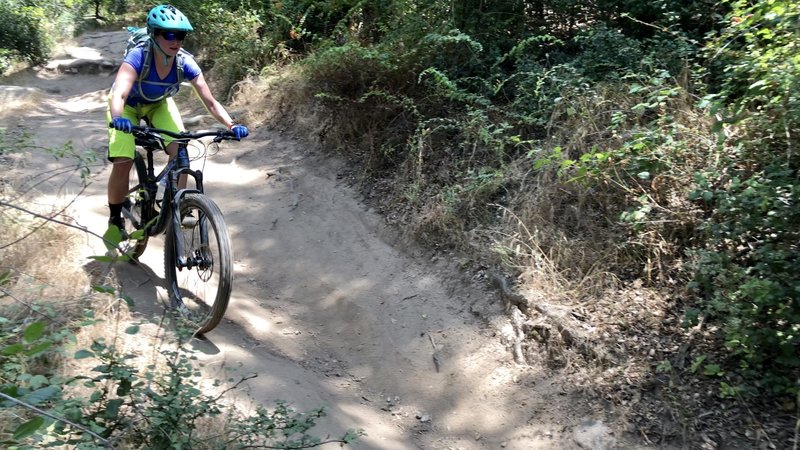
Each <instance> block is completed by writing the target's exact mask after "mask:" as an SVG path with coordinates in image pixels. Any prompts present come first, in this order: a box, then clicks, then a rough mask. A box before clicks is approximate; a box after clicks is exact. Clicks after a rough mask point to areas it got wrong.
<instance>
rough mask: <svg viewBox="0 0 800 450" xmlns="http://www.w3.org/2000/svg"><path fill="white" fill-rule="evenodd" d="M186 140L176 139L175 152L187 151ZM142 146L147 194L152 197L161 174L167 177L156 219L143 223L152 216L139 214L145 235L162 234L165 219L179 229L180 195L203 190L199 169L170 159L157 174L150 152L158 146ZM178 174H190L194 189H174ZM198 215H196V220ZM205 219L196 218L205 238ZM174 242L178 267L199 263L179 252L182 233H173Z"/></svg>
mask: <svg viewBox="0 0 800 450" xmlns="http://www.w3.org/2000/svg"><path fill="white" fill-rule="evenodd" d="M187 147H188V144H187V142H185V141H181V142H179V143H178V152H179V153H180V152H181V151H184V152H185V151H187ZM142 148H143V149H144V150H145V152H146V153H147V156H146V161H147V164H146V166H145V167H146V170H147V179H146V180H144V181H142V184H143V185H144V188H145V190H146V191H147V194H148V196H149V198H155V193H156V191H157V189H158V182H159V181H160V180H161V179H162V178H163V177H167V178H168V183H167V187H166V188H165V189H164V198H163V199H162V200H161V209H160V211H159V213H158V215H157V216H156V217H157V220H156V222H155V223H153V224H152V225H147V224H148V223H150V222H151V221H152V219H153V217H147V218H142V220H143V221H144V222H145V223H144V224H143V225H144V228H145V233H146V234H147V235H148V236H156V235H159V234H162V233H164V232H165V231H166V228H167V224H168V221H172V226H173V229H175V230H180V227H181V223H180V220H181V219H180V210H181V201H182V200H183V198H184V196H185V195H186V194H188V193H200V194H202V193H203V172H202V171H201V170H192V169H191V168H190V167H184V168H180V169H178V168H176V167H175V164H174V163H173V162H174V160H173V161H170V163H168V164H167V166H166V167H165V168H164V169H163V170H162V171H161V172H160V173H159V174H158V176H156V175H155V167H154V166H155V164H154V158H153V153H154V152H155V151H158V150H160V149H158V148H155V147H153V146H150V145H142ZM182 174H186V175H187V176H189V177H192V178H193V179H194V182H195V186H196V188H194V189H186V188H184V189H178V180H179V179H180V176H181V175H182ZM200 219H202V218H199V217H198V220H200ZM205 226H206V225H205V223H204V222H203V221H202V220H201V221H200V231H201V233H200V236H201V238H202V239H203V241H205V240H206V239H207V236H208V234H207V232H206V229H205ZM175 237H176V240H175V243H176V246H177V248H176V252H177V254H178V255H181V256H180V257H179V258H178V267H179V268H180V269H183V268H187V267H188V268H192V267H194V266H195V265H202V264H203V261H202V260H201V261H192V260H188V259H187V258H186V257H185V256H183V254H184V252H183V250H184V248H185V243H184V238H183V233H175ZM201 243H202V244H208V242H201Z"/></svg>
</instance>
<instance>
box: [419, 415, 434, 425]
mask: <svg viewBox="0 0 800 450" xmlns="http://www.w3.org/2000/svg"><path fill="white" fill-rule="evenodd" d="M417 419H419V421H420V422H422V423H428V422H430V421H431V416H430V414H417Z"/></svg>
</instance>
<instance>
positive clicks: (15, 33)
mask: <svg viewBox="0 0 800 450" xmlns="http://www.w3.org/2000/svg"><path fill="white" fill-rule="evenodd" d="M0 15H2V17H3V18H4V20H3V21H2V22H0V73H2V72H3V71H5V70H7V69H8V67H9V64H10V63H11V61H12V60H13V59H21V60H25V61H27V62H29V63H32V64H41V63H43V62H45V61H46V60H47V57H48V55H49V52H50V46H51V45H52V41H51V40H50V38H49V37H48V34H47V31H46V30H47V26H48V23H47V21H46V11H45V10H44V9H42V8H36V7H29V6H23V5H21V4H15V3H12V2H2V3H0Z"/></svg>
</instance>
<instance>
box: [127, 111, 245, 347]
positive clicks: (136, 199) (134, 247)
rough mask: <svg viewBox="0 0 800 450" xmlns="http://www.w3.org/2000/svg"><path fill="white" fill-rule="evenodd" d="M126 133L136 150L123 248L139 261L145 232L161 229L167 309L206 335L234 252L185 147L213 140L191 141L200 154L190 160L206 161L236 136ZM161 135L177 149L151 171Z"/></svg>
mask: <svg viewBox="0 0 800 450" xmlns="http://www.w3.org/2000/svg"><path fill="white" fill-rule="evenodd" d="M132 134H133V135H134V138H135V141H136V145H137V150H136V152H135V154H134V159H133V170H132V171H131V172H132V173H131V176H130V184H129V189H128V196H127V197H126V201H125V205H124V206H123V209H122V217H123V218H124V219H125V220H124V222H125V230H122V232H123V235H124V236H127V237H128V240H127V241H125V242H124V243H123V244H122V248H121V250H122V251H123V252H125V254H126V255H128V256H129V257H130V258H132V259H137V258H138V257H139V256H141V255H142V253H144V250H145V248H146V247H147V243H148V240H149V238H150V237H152V236H157V235H159V234H162V233H164V234H165V235H166V238H165V242H164V272H165V278H166V282H167V290H168V291H169V299H170V306H171V307H172V308H174V309H175V310H176V311H178V312H179V313H180V315H181V316H183V318H184V319H186V320H187V321H188V322H189V323H190V324H192V326H193V327H196V331H195V334H203V333H207V332H209V331H211V330H212V329H214V327H216V326H217V325H218V324H219V322H220V321H221V320H222V316H223V315H224V314H225V310H226V309H227V307H228V302H229V300H230V295H231V289H232V285H233V257H232V251H231V242H230V236H229V235H228V228H227V227H226V226H225V220H224V218H223V216H222V212H221V211H220V209H219V207H218V206H217V205H216V203H214V201H213V200H211V199H210V198H209V197H208V196H206V195H205V193H204V190H203V173H202V171H201V170H192V169H191V168H190V161H189V151H188V149H189V147H190V141H194V140H198V139H202V138H206V137H212V138H213V139H212V140H211V142H210V144H209V143H205V144H201V145H198V146H197V148H202V150H203V151H202V152H201V153H202V154H201V156H200V157H198V158H196V159H199V158H205V157H206V156H207V155H208V149H209V147H210V146H212V145H213V146H215V147H216V146H217V144H218V143H219V142H222V141H225V140H238V139H237V138H236V137H235V136H234V135H233V133H231V132H229V131H221V130H219V131H203V132H182V133H173V132H171V131H168V130H163V129H159V128H151V127H146V126H145V127H142V126H134V127H133V131H132ZM162 135H166V136H170V137H172V138H173V139H174V142H177V143H178V153H177V156H176V157H175V158H174V159H172V160H171V161H170V162H169V163H168V164H167V165H166V166H165V167H164V169H162V170H161V172H159V173H158V174H157V175H156V174H155V168H154V164H153V159H154V158H153V153H154V152H159V151H165V149H166V145H165V142H164V137H163V136H162ZM192 148H195V144H192ZM141 150H144V152H142V151H141ZM142 153H144V155H143V154H142ZM181 175H186V176H187V180H189V184H193V185H194V187H193V188H191V189H187V188H179V183H178V181H179V179H180V177H181ZM190 179H191V180H194V182H193V183H191V180H190ZM159 185H161V189H163V198H161V197H160V194H161V189H160V188H159Z"/></svg>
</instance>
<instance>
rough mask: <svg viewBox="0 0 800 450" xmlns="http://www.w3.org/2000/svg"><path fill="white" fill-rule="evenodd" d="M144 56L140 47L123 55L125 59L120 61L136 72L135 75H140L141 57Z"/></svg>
mask: <svg viewBox="0 0 800 450" xmlns="http://www.w3.org/2000/svg"><path fill="white" fill-rule="evenodd" d="M143 54H144V49H143V48H141V47H135V48H132V49H131V51H129V52H128V54H127V55H125V59H123V60H122V62H124V63H128V64H129V65H130V66H131V67H133V68H134V69H135V70H136V74H137V75H138V74H141V73H142V66H143V65H144V64H143V61H142V55H143Z"/></svg>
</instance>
